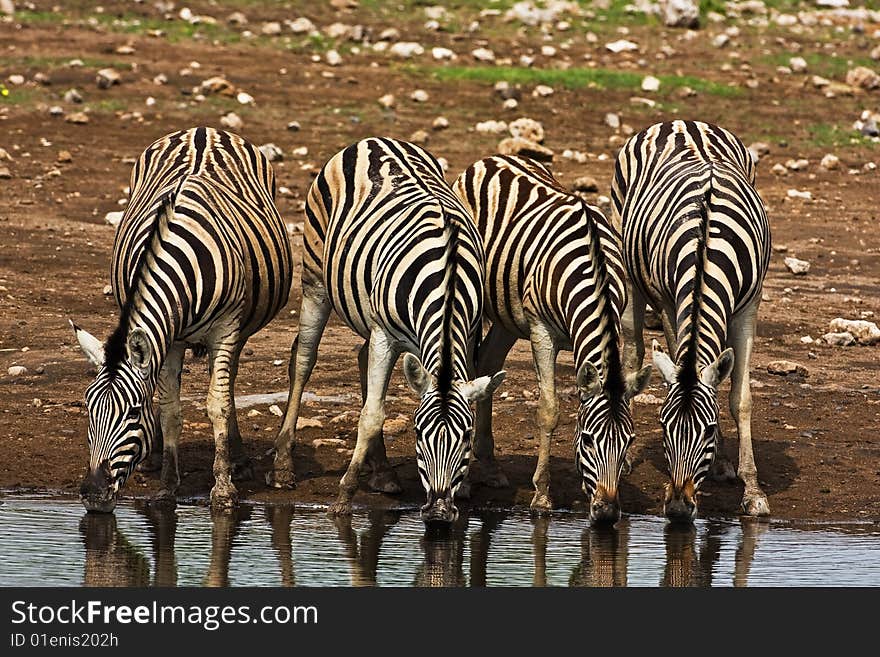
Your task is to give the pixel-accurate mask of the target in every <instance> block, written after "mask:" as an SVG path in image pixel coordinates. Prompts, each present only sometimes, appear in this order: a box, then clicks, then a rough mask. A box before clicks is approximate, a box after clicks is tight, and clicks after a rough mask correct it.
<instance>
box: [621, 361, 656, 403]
mask: <svg viewBox="0 0 880 657" xmlns="http://www.w3.org/2000/svg"><path fill="white" fill-rule="evenodd" d="M650 380H651V366H650V365H645V366H644V367H643V368H642V369H640V370H639V371H638V372H636V373H635V374H630V375H629V376H628V377H626V393H625V394H626V398H627V399H630V398H632V397H635V396H636V395H637V394H639V393H640V392H641V391H642V390H644V389H645V386H647V385H648V381H650Z"/></svg>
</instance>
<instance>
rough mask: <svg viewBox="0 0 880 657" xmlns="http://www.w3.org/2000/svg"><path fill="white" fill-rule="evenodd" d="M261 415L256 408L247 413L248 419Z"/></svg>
mask: <svg viewBox="0 0 880 657" xmlns="http://www.w3.org/2000/svg"><path fill="white" fill-rule="evenodd" d="M261 415H262V413H260V411H258V410H257V409H256V408H252V409H251V410H249V411H248V412H247V416H248V417H259V416H261Z"/></svg>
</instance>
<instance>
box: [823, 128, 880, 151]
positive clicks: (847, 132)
mask: <svg viewBox="0 0 880 657" xmlns="http://www.w3.org/2000/svg"><path fill="white" fill-rule="evenodd" d="M807 131H808V132H809V134H810V137H809V143H810V144H812V145H814V146H819V147H821V148H840V147H842V146H854V145H855V146H872V147H878V144H876V143H875V142H873V141H872V140H871V139H869V138H867V137H863V136H862V135H861V134H860V133H859V132H856V131H855V130H853V129H852V128H848V127H841V126H838V125H833V124H830V123H814V124H813V125H810V126H807Z"/></svg>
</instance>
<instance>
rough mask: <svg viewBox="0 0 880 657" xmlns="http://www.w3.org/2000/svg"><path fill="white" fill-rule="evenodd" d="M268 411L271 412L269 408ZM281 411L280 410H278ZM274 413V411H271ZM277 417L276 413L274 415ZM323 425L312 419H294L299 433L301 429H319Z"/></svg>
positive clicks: (316, 419)
mask: <svg viewBox="0 0 880 657" xmlns="http://www.w3.org/2000/svg"><path fill="white" fill-rule="evenodd" d="M272 408H278V407H277V406H273V407H272ZM269 410H272V409H271V408H270V409H269ZM278 410H281V409H278ZM273 413H274V411H273ZM274 414H275V415H278V414H277V413H274ZM323 427H324V425H323V424H322V423H321V420H319V419H318V418H314V417H298V418H296V430H297V431H300V430H301V429H321V428H323Z"/></svg>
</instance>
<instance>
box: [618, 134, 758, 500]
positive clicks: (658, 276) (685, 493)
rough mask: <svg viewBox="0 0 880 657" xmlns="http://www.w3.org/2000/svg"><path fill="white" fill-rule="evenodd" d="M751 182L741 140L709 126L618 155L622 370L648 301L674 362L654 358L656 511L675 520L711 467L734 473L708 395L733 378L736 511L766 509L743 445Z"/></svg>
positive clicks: (750, 318) (753, 233)
mask: <svg viewBox="0 0 880 657" xmlns="http://www.w3.org/2000/svg"><path fill="white" fill-rule="evenodd" d="M754 182H755V165H754V162H753V161H752V158H751V156H750V155H749V152H748V150H747V149H746V148H745V147H744V146H743V144H742V142H741V141H740V140H739V139H738V138H737V137H735V136H734V135H733V134H731V133H730V132H728V131H727V130H724V129H722V128H719V127H718V126H714V125H710V124H707V123H700V122H695V121H673V122H668V123H659V124H656V125H653V126H651V127H649V128H647V129H646V130H644V131H642V132H640V133H638V134H637V135H634V136H633V137H631V138H630V139H629V140H628V141H627V142H626V144H624V146H623V148H622V149H621V151H620V153H619V155H618V158H617V163H616V168H615V175H614V181H613V185H612V201H613V205H614V210H615V219H616V221H618V222H619V225H620V226H621V230H622V235H623V244H624V259H625V262H626V268H627V273H628V275H629V278H630V280H631V282H632V286H633V290H632V301H631V303H632V306H631V308H630V309H628V310H629V311H628V313H627V314H626V318H627V321H626V322H625V326H626V328H627V330H631V331H632V333H633V336H632V337H633V340H632V341H628V351H629V353H628V354H627V361H628V364H629V365H630V366H634V365H637V364H639V363H641V360H642V357H643V354H644V347H643V344H642V338H641V334H642V315H643V313H644V308H645V304H646V302H650V303H651V305H652V306H653V307H654V308H656V309H657V310H659V311H661V316H662V318H663V323H664V330H665V333H666V339H667V343H668V347H669V349H670V352H671V353H672V354H674V361H673V360H672V359H670V357H669V356H667V355H666V354H665V353H662V352H660V350H659V347H658V348H655V350H654V364H655V365H656V366H657V367H658V369H659V370H660V371H661V373H662V374H663V376H664V378H665V379H666V381H667V382H668V383H669V392H668V395H667V398H666V401H665V403H664V405H663V408H662V410H661V423H662V425H663V432H664V451H665V454H666V459H667V464H668V466H669V472H670V483H669V485H668V487H667V495H666V511H667V514H668V515H670V516H674V517H692V516H693V515H694V513H695V512H696V502H695V492H696V490H697V489H698V488H699V486H700V484H701V483H702V481H703V480H704V479H705V477H706V475H707V474H708V473H709V471H710V469H714V471H715V473H716V474H718V475H731V474H732V469H731V466H730V464H729V463H728V462H727V461H726V457H724V456H723V454H719V453H718V452H719V443H720V432H719V431H718V402H717V391H716V388H717V386H718V384H719V383H720V382H721V381H722V380H724V379H725V378H726V377H727V375H728V374H729V373H730V372H731V370H732V371H733V377H732V383H731V397H730V406H731V413H732V414H733V415H734V417H735V419H736V420H737V425H738V433H739V438H740V459H739V475H740V477H742V479H743V481H744V482H745V484H746V493H745V496H744V498H743V507H744V509H745V510H746V511H747V512H748V513H752V514H758V515H763V514H766V513H768V512H769V509H768V507H767V502H766V497H765V496H764V494H763V492H762V491H761V490H760V487H759V486H758V483H757V474H756V470H755V465H754V457H753V454H752V447H751V424H750V417H751V394H750V391H749V379H748V370H749V359H750V354H751V348H752V338H753V335H754V324H755V317H756V315H757V309H758V304H759V303H760V300H761V287H762V284H763V280H764V275H765V274H766V271H767V266H768V263H769V259H770V227H769V223H768V221H767V215H766V212H765V210H764V206H763V203H762V202H761V198H760V196H759V195H758V193H757V191H756V190H755V188H754ZM628 337H629V336H628ZM633 350H634V352H635V353H633ZM713 461H714V465H713Z"/></svg>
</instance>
